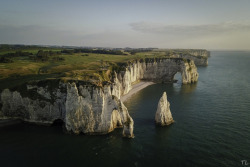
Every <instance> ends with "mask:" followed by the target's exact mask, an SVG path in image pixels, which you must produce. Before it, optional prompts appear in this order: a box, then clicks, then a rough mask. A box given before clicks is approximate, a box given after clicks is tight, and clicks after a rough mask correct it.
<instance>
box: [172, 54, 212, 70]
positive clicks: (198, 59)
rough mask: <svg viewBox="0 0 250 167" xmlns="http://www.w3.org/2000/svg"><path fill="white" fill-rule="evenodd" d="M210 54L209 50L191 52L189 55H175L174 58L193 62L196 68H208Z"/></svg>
mask: <svg viewBox="0 0 250 167" xmlns="http://www.w3.org/2000/svg"><path fill="white" fill-rule="evenodd" d="M209 56H210V52H209V51H207V50H189V51H188V52H187V53H181V54H174V55H173V56H172V57H175V58H184V59H190V60H193V61H194V63H195V65H196V66H207V65H208V57H209Z"/></svg>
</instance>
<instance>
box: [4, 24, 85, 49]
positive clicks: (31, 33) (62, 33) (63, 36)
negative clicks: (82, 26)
mask: <svg viewBox="0 0 250 167" xmlns="http://www.w3.org/2000/svg"><path fill="white" fill-rule="evenodd" d="M83 35H84V33H83V32H78V31H74V30H63V29H59V28H54V27H49V26H41V25H20V26H13V25H0V36H1V38H0V43H8V44H48V45H55V44H57V45H67V44H71V45H79V44H81V40H82V37H83Z"/></svg>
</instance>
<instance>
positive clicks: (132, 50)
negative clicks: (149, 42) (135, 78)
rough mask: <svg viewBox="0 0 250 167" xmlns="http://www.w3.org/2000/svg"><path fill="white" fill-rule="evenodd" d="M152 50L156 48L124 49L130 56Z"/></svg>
mask: <svg viewBox="0 0 250 167" xmlns="http://www.w3.org/2000/svg"><path fill="white" fill-rule="evenodd" d="M153 49H156V48H138V49H133V48H125V50H124V51H125V52H130V54H131V55H135V54H136V53H140V52H151V51H152V50H153Z"/></svg>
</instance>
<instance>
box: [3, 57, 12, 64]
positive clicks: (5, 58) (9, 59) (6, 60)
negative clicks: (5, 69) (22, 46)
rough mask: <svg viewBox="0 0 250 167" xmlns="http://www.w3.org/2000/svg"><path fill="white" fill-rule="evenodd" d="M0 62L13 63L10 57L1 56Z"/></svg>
mask: <svg viewBox="0 0 250 167" xmlns="http://www.w3.org/2000/svg"><path fill="white" fill-rule="evenodd" d="M0 63H13V60H12V59H11V58H8V57H3V56H1V57H0Z"/></svg>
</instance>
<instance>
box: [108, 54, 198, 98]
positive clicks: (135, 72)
mask: <svg viewBox="0 0 250 167" xmlns="http://www.w3.org/2000/svg"><path fill="white" fill-rule="evenodd" d="M177 72H180V73H181V75H182V83H183V84H190V83H195V82H197V80H198V76H199V74H198V72H197V68H196V66H195V64H194V62H193V61H192V60H185V59H182V58H172V59H164V58H163V59H146V60H145V61H136V62H133V63H130V64H129V65H127V66H126V67H125V69H124V71H121V72H120V73H118V74H116V73H115V75H114V79H113V88H114V90H113V91H112V94H113V95H115V96H117V97H118V98H120V97H121V96H122V95H124V94H127V93H128V92H129V91H130V90H131V88H132V83H134V82H136V81H137V80H147V81H153V82H173V80H174V75H175V74H176V73H177Z"/></svg>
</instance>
